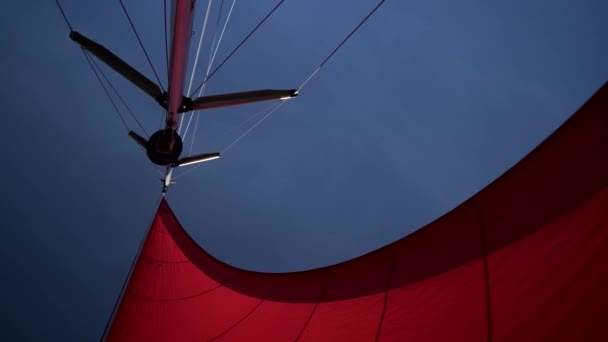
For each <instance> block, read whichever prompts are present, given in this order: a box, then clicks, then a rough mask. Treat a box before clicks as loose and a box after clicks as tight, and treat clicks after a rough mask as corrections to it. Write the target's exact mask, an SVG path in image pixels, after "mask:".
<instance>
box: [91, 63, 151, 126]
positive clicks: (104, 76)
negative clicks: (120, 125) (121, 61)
mask: <svg viewBox="0 0 608 342" xmlns="http://www.w3.org/2000/svg"><path fill="white" fill-rule="evenodd" d="M87 56H88V57H89V58H90V60H91V62H92V63H93V65H95V67H96V68H97V71H99V74H100V75H101V76H102V77H103V79H105V80H106V83H107V84H108V85H109V86H110V88H111V89H112V91H114V94H115V95H116V97H118V99H119V100H120V102H122V105H123V106H124V107H125V108H126V109H127V111H128V112H129V114H131V117H132V118H133V120H135V122H136V123H137V125H138V126H139V128H141V129H142V131H143V132H144V133H145V134H146V137H149V136H150V135H149V134H148V132H147V131H146V129H145V128H144V126H143V125H142V124H141V122H139V120H138V119H137V117H136V116H135V114H134V113H133V111H132V110H131V108H130V107H129V106H128V105H127V102H126V101H125V100H124V98H123V97H122V96H121V95H120V93H119V92H118V90H116V88H115V87H114V85H113V84H112V82H110V79H108V77H107V76H106V74H105V73H104V72H103V70H102V69H101V68H100V67H99V64H97V62H96V61H95V59H94V58H93V57H91V55H90V54H89V53H88V52H87Z"/></svg>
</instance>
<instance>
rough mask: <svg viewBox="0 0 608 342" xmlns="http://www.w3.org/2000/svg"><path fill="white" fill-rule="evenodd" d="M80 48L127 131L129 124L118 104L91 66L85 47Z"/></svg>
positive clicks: (90, 58)
mask: <svg viewBox="0 0 608 342" xmlns="http://www.w3.org/2000/svg"><path fill="white" fill-rule="evenodd" d="M81 50H82V53H83V54H84V58H85V59H86V60H87V63H89V66H90V67H91V70H93V73H94V74H95V77H96V78H97V81H99V84H100V85H101V87H102V88H103V91H104V92H105V93H106V96H107V97H108V100H110V103H111V104H112V107H114V110H115V111H116V114H117V115H118V118H119V119H120V121H121V122H122V124H123V125H124V126H125V129H126V130H127V132H129V125H127V122H126V121H125V118H124V117H123V116H122V114H121V113H120V110H118V106H116V103H115V102H114V100H113V99H112V96H110V92H109V91H108V89H107V88H106V86H105V84H103V81H102V80H101V77H99V74H98V73H97V70H95V67H94V66H93V62H92V57H91V56H89V54H88V53H87V52H86V50H85V49H82V48H81Z"/></svg>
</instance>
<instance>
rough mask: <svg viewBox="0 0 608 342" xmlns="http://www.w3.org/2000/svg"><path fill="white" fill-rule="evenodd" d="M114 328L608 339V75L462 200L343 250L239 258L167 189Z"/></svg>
mask: <svg viewBox="0 0 608 342" xmlns="http://www.w3.org/2000/svg"><path fill="white" fill-rule="evenodd" d="M108 339H109V340H112V341H114V340H116V341H118V340H120V341H207V340H221V341H294V340H299V341H373V340H380V341H541V340H545V341H608V85H605V86H604V87H603V88H602V89H601V90H599V91H598V92H597V93H596V95H594V97H593V98H592V99H590V100H589V102H588V103H587V104H585V105H584V106H583V107H582V108H581V109H580V110H579V111H578V112H577V113H576V114H575V115H574V116H573V117H572V118H571V119H570V120H568V121H567V122H566V123H565V124H564V125H563V126H562V127H561V128H560V129H559V130H558V131H556V132H555V133H554V134H553V135H552V136H551V137H549V138H548V139H547V140H546V141H545V142H543V144H541V145H540V146H539V147H538V148H537V149H535V150H534V151H533V152H532V153H531V154H530V155H528V156H527V157H526V158H524V159H523V160H522V161H521V162H520V163H519V164H518V165H516V166H515V167H513V168H512V169H511V170H509V171H508V172H507V173H505V174H504V175H503V176H501V177H500V178H499V179H497V180H496V181H495V182H493V183H492V184H491V185H489V186H488V187H486V188H485V189H484V190H482V191H481V192H480V193H478V194H476V195H475V196H473V197H472V198H471V199H469V200H468V201H466V202H465V203H463V204H462V205H460V206H459V207H458V208H456V209H454V210H453V211H451V212H450V213H448V214H446V215H444V216H443V217H441V218H439V219H438V220H436V221H435V222H433V223H431V224H429V225H428V226H426V227H424V228H423V229H421V230H419V231H418V232H416V233H414V234H411V235H409V236H407V237H405V238H403V239H401V240H399V241H397V242H395V243H393V244H391V245H389V246H386V247H384V248H381V249H379V250H377V251H375V252H372V253H370V254H367V255H364V256H362V257H359V258H356V259H354V260H351V261H349V262H345V263H342V264H338V265H334V266H330V267H326V268H322V269H318V270H312V271H307V272H298V273H287V274H263V273H255V272H248V271H243V270H239V269H236V268H234V267H231V266H229V265H226V264H223V263H221V262H219V261H217V260H215V259H214V258H213V257H211V256H210V255H209V254H207V253H206V252H205V251H203V250H202V249H201V248H200V247H198V246H197V245H196V243H195V242H194V241H193V240H192V239H191V238H190V237H189V236H188V235H187V234H186V232H185V231H184V230H183V228H182V227H181V225H180V224H179V222H178V221H177V219H176V218H175V216H174V215H173V213H172V212H171V209H170V208H169V206H168V204H167V203H166V202H165V201H164V200H163V201H162V202H161V204H160V207H159V209H158V213H157V215H156V217H155V219H154V222H153V224H152V227H151V230H150V232H149V234H148V236H147V239H146V241H145V244H144V247H143V250H142V252H141V255H140V256H139V259H138V260H137V263H136V266H135V269H134V271H133V274H132V276H131V278H130V280H129V283H128V286H127V290H126V292H125V294H124V297H123V299H122V302H121V303H120V306H119V308H118V311H117V313H116V316H115V318H114V320H113V324H112V326H111V328H110V331H109V335H108Z"/></svg>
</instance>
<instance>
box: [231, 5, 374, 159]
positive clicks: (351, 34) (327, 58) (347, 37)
mask: <svg viewBox="0 0 608 342" xmlns="http://www.w3.org/2000/svg"><path fill="white" fill-rule="evenodd" d="M384 1H385V0H381V1H380V2H379V3H378V4H377V5H376V7H374V9H372V10H371V12H369V13H368V14H367V16H366V17H365V18H363V20H361V22H359V24H358V25H357V26H356V27H355V28H354V29H353V30H352V31H351V32H350V33H349V34H348V35H347V36H346V38H344V39H343V40H342V42H340V44H338V46H337V47H336V48H335V49H334V50H333V51H332V52H331V53H330V54H329V55H328V56H327V57H326V58H325V59H324V60H323V62H321V64H319V66H318V67H317V69H315V70H314V71H313V72H312V74H310V76H308V78H306V80H305V81H304V83H302V85H300V87H298V91H299V90H300V89H302V88H303V87H304V86H305V85H306V83H308V81H310V80H311V79H312V78H313V77H314V76H315V75H316V74H317V73H318V72H319V70H320V69H321V68H322V67H323V66H324V65H325V64H326V63H327V62H328V61H329V60H330V59H331V58H332V57H333V56H334V55H335V54H336V52H338V50H340V48H341V47H342V46H344V44H345V43H346V42H347V41H348V40H349V39H350V37H352V36H353V34H355V32H357V31H358V30H359V29H360V28H361V26H363V24H365V22H366V21H367V20H368V19H369V18H370V17H371V16H372V15H373V14H374V13H375V12H376V11H377V10H378V8H380V6H381V5H382V4H383V3H384ZM285 102H286V101H285V100H283V101H280V102H279V104H278V105H277V106H276V107H275V108H274V109H272V110H271V111H270V112H269V113H268V114H266V115H265V116H264V117H263V118H262V119H260V120H259V121H258V122H257V123H256V124H255V125H253V126H252V127H250V128H249V129H248V130H247V131H245V133H243V134H242V135H241V136H239V137H238V138H237V139H236V140H235V141H233V142H232V143H231V144H230V145H228V147H226V148H225V149H224V150H223V151H222V152H221V153H225V152H226V151H228V150H229V149H230V148H231V147H232V146H234V145H235V144H236V143H238V142H239V141H240V140H241V139H242V138H244V137H245V136H246V135H247V134H249V133H250V132H251V131H252V130H253V129H255V128H256V127H257V126H258V125H260V124H261V123H262V122H263V121H264V120H266V119H267V118H268V117H269V116H270V115H271V114H272V113H274V112H275V111H276V110H278V109H279V108H280V107H281V106H282V105H283V104H284V103H285Z"/></svg>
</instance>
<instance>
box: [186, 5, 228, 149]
mask: <svg viewBox="0 0 608 342" xmlns="http://www.w3.org/2000/svg"><path fill="white" fill-rule="evenodd" d="M235 3H236V0H232V6H230V10H229V11H228V16H227V17H226V21H225V22H224V27H223V28H222V31H221V33H220V37H219V39H218V40H217V45H215V40H216V38H217V31H216V33H215V34H214V37H213V41H214V43H213V44H212V49H211V53H210V58H209V64H208V65H207V71H206V73H205V78H207V76H209V72H210V70H211V67H212V66H213V62H214V61H215V56H216V55H217V52H218V50H219V48H220V44H221V43H222V38H223V37H224V32H226V27H227V26H228V22H229V21H230V16H231V15H232V10H233V9H234V4H235ZM220 15H221V12H220ZM219 21H220V17H219V16H218V21H217V23H218V24H219ZM216 29H217V25H216ZM206 87H207V84H206V83H205V84H204V85H203V86H202V87H201V89H200V90H199V92H198V96H199V97H200V96H202V95H203V93H204V92H205V89H206ZM195 115H196V122H195V124H194V132H195V133H196V129H197V127H198V116H199V115H200V111H199V110H197V111H194V112H193V113H192V114H191V115H190V119H189V120H188V124H187V125H186V129H185V131H184V134H183V137H184V139H185V138H186V135H187V134H188V128H190V124H191V123H192V117H193V116H195ZM193 139H194V138H193ZM193 144H194V140H192V143H191V148H190V149H192V145H193Z"/></svg>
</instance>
